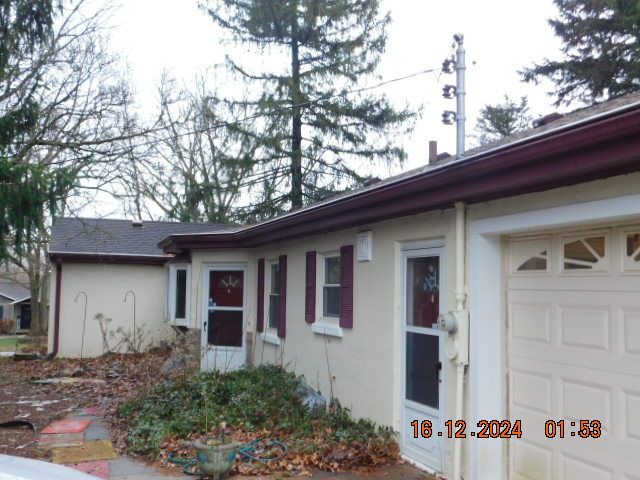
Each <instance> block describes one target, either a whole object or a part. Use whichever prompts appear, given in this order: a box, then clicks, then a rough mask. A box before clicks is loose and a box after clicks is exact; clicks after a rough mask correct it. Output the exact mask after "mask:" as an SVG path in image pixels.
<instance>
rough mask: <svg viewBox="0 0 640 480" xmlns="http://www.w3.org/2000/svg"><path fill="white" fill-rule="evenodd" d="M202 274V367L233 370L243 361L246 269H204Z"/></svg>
mask: <svg viewBox="0 0 640 480" xmlns="http://www.w3.org/2000/svg"><path fill="white" fill-rule="evenodd" d="M204 275H205V279H204V295H203V297H204V300H205V305H204V316H203V329H202V345H203V346H204V347H205V348H204V354H203V357H202V368H203V369H204V370H220V371H228V370H235V369H237V368H240V367H241V366H242V365H244V364H245V362H246V352H245V325H246V320H247V318H246V309H245V305H246V300H245V298H246V286H245V281H246V269H245V268H229V267H221V268H217V267H208V268H206V269H205V272H204Z"/></svg>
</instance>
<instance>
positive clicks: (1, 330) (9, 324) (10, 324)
mask: <svg viewBox="0 0 640 480" xmlns="http://www.w3.org/2000/svg"><path fill="white" fill-rule="evenodd" d="M15 328H16V321H15V320H11V319H10V318H3V319H2V320H0V335H10V334H12V333H14V332H15Z"/></svg>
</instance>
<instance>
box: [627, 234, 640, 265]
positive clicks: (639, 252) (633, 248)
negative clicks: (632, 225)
mask: <svg viewBox="0 0 640 480" xmlns="http://www.w3.org/2000/svg"><path fill="white" fill-rule="evenodd" d="M625 243H626V252H625V253H626V255H625V259H624V267H625V270H640V232H639V231H634V232H626V233H625Z"/></svg>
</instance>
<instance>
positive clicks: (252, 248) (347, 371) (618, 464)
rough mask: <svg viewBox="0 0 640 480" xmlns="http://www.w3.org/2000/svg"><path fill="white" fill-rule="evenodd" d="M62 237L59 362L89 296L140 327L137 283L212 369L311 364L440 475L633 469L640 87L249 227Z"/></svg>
mask: <svg viewBox="0 0 640 480" xmlns="http://www.w3.org/2000/svg"><path fill="white" fill-rule="evenodd" d="M67 222H71V220H64V219H59V220H58V222H57V225H58V226H60V225H63V224H65V223H67ZM106 225H109V224H106ZM144 225H146V223H145V224H144ZM59 228H61V227H56V228H54V233H53V238H54V241H53V242H54V243H53V247H52V248H51V250H52V254H51V257H52V262H53V269H54V275H52V277H53V278H54V279H55V282H54V285H53V286H52V288H51V292H52V301H51V304H52V305H54V306H55V308H52V309H51V311H52V315H51V319H50V331H51V332H53V333H54V335H52V338H51V340H50V349H51V350H52V351H57V352H58V353H59V354H65V355H70V354H75V355H77V353H78V347H77V345H78V344H79V338H78V332H79V331H80V330H81V323H82V318H83V317H82V308H81V306H79V305H74V303H73V298H74V296H75V295H77V292H79V291H80V290H90V293H89V295H88V297H89V300H88V302H89V305H90V306H89V310H88V311H89V312H90V313H89V316H91V315H93V314H94V312H96V311H102V312H103V313H105V314H108V315H110V316H112V317H113V318H114V319H115V318H116V317H118V318H122V319H124V321H127V322H128V321H129V319H130V318H131V313H130V312H131V310H129V308H131V307H130V306H129V305H127V306H126V307H127V308H126V309H125V308H124V305H123V302H122V299H123V297H124V292H125V291H126V290H127V289H133V290H135V291H136V294H137V296H138V297H137V298H138V301H139V302H142V300H141V299H142V298H144V306H142V305H141V303H139V314H138V315H139V317H138V318H139V319H142V318H143V316H144V315H146V316H145V317H144V318H145V319H146V321H147V322H148V324H149V326H150V327H152V326H159V325H160V324H161V323H162V321H163V320H162V312H163V309H165V308H166V315H165V319H164V322H165V324H171V325H174V326H176V327H178V326H180V327H182V328H188V329H195V330H196V331H199V332H200V335H201V339H202V347H203V348H202V350H201V351H202V367H203V368H206V369H214V368H215V369H229V368H238V367H239V366H241V365H243V364H247V363H248V364H259V363H263V362H270V363H278V364H281V365H283V366H286V368H289V369H292V370H295V371H296V372H297V373H299V374H304V375H305V377H306V379H307V380H308V382H309V383H310V384H311V385H313V386H314V387H316V388H318V389H319V390H320V391H321V392H322V393H323V394H324V395H325V396H327V397H334V398H337V399H338V400H339V401H340V402H341V403H342V405H344V406H347V407H349V408H351V409H352V411H353V413H354V415H356V416H358V417H368V418H371V419H373V420H375V421H376V422H378V423H380V424H383V425H390V426H392V427H393V428H394V429H395V430H396V431H398V432H399V442H400V446H401V451H402V453H403V455H404V456H405V457H406V458H407V459H409V460H410V461H411V462H413V463H415V464H418V465H421V466H423V467H425V468H427V469H429V470H432V471H436V472H441V473H443V474H444V475H445V476H446V477H448V478H454V479H456V480H457V479H459V478H461V476H463V477H464V478H465V479H477V480H485V479H491V480H494V479H507V478H511V479H559V478H563V479H605V478H610V479H623V478H625V479H632V478H637V472H639V471H640V458H639V457H638V455H637V453H638V452H639V451H640V95H631V96H627V97H623V98H619V99H616V100H613V101H609V102H606V103H603V104H600V105H596V106H594V107H590V108H587V109H584V110H580V111H577V112H574V113H572V114H569V115H566V116H564V117H562V118H559V119H555V120H553V121H547V122H541V124H540V125H539V126H538V127H537V128H534V129H532V130H529V131H527V132H523V133H521V134H518V135H515V136H513V137H510V138H507V139H504V140H503V141H501V142H498V143H496V144H492V145H487V146H483V147H481V148H478V149H476V150H471V151H469V152H467V153H466V155H465V157H464V158H463V159H454V158H449V159H445V160H443V161H439V162H437V163H435V164H433V165H427V166H426V167H423V168H420V169H416V170H413V171H410V172H407V173H404V174H402V175H399V176H397V177H393V178H390V179H387V180H383V181H380V182H378V183H375V184H373V185H369V186H367V187H365V188H363V189H361V190H358V191H355V192H351V193H348V194H344V195H341V196H338V197H335V198H331V199H328V200H326V201H323V202H320V203H317V204H314V205H310V206H307V207H305V208H302V209H299V210H296V211H293V212H291V213H288V214H285V215H282V216H279V217H277V218H274V219H271V220H267V221H264V222H262V223H259V224H256V225H251V226H246V227H244V228H239V227H238V228H232V229H229V230H224V229H222V228H217V227H215V226H211V227H208V228H209V230H207V228H204V229H200V230H194V231H188V230H184V231H180V229H182V228H186V227H183V226H181V225H180V224H171V225H168V226H166V230H164V232H165V233H167V234H166V237H165V238H163V239H161V240H160V241H159V249H156V250H154V249H153V248H152V247H154V246H155V244H154V245H148V250H144V252H145V254H146V256H145V255H141V253H143V252H142V251H136V252H133V250H134V248H133V246H130V245H128V244H127V242H125V241H122V242H121V241H120V240H119V234H118V235H116V232H115V230H114V231H113V233H114V241H115V242H116V243H117V246H118V247H122V248H119V249H118V252H115V251H110V249H108V248H101V247H95V248H94V246H92V247H91V248H92V250H91V251H84V250H83V252H84V253H82V255H81V256H77V255H76V253H75V252H73V251H71V250H73V249H74V248H75V247H69V248H67V249H66V250H65V249H63V248H62V245H61V244H60V242H59V240H58V238H59V235H60V230H59ZM123 228H124V227H123ZM127 228H128V229H129V230H134V227H132V226H129V225H128V226H127V227H126V228H125V230H126V231H129V230H127ZM138 228H139V227H138ZM143 228H144V227H143ZM163 228H164V227H163ZM189 228H191V227H189ZM172 229H175V230H173V231H172ZM140 232H142V233H143V234H142V236H141V237H139V238H140V239H142V238H147V236H146V235H144V230H139V231H138V233H140ZM149 232H151V230H150V231H149ZM149 238H150V237H149ZM125 244H127V245H126V247H125ZM114 248H115V247H114ZM129 249H131V251H129ZM96 252H102V253H96ZM150 257H151V258H152V259H153V265H149V262H150V261H151V260H150ZM79 262H80V263H79ZM134 276H135V279H134ZM132 283H134V284H135V285H134V286H133V287H132V286H130V285H131V284H132ZM165 305H166V307H165ZM116 310H117V311H118V312H120V313H118V314H116V313H115V312H116ZM112 312H114V313H112ZM152 318H153V320H152ZM154 322H155V323H154ZM87 328H88V327H87ZM154 328H155V327H154ZM94 332H95V329H94ZM92 335H93V333H92ZM89 344H90V347H91V348H90V349H88V350H87V352H89V353H90V354H92V355H95V354H99V353H101V350H100V348H99V346H100V341H99V340H95V339H94V340H88V339H87V338H85V345H89ZM429 422H430V423H429ZM463 422H464V423H463ZM501 436H502V437H511V438H500V437H501ZM562 437H564V438H562ZM583 437H585V438H583Z"/></svg>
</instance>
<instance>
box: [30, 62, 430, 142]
mask: <svg viewBox="0 0 640 480" xmlns="http://www.w3.org/2000/svg"><path fill="white" fill-rule="evenodd" d="M439 70H440V69H438V68H428V69H424V70H420V71H417V72H414V73H410V74H408V75H403V76H401V77H396V78H391V79H389V80H384V81H381V82H379V83H377V84H374V85H368V86H365V87H361V88H356V89H353V90H345V91H342V92H340V93H336V94H333V95H324V96H321V97H317V98H315V99H311V100H307V101H304V102H301V103H297V104H293V105H287V106H285V107H281V108H279V109H274V110H271V111H268V112H259V113H254V114H251V115H247V116H245V117H243V118H240V119H238V120H234V121H231V122H221V123H217V124H214V125H209V126H206V127H203V128H199V129H194V130H190V131H186V132H180V133H176V134H174V135H172V136H171V137H168V138H160V139H153V140H148V141H146V142H140V143H135V144H134V145H132V147H142V146H148V145H154V144H156V143H159V142H162V141H170V140H175V139H176V138H181V137H185V136H187V135H194V134H198V133H205V132H208V131H213V130H218V129H220V128H229V127H233V126H237V125H240V124H242V123H244V122H247V121H250V120H256V119H258V118H263V117H271V116H277V115H280V114H282V113H285V112H287V111H289V110H291V109H294V108H302V107H308V106H311V105H315V104H318V103H320V102H324V101H327V100H333V99H336V98H342V97H346V96H348V95H354V94H357V93H362V92H367V91H370V90H375V89H377V88H381V87H384V86H386V85H390V84H392V83H397V82H401V81H404V80H409V79H412V78H415V77H419V76H421V75H426V74H428V73H433V74H434V76H435V77H436V79H437V80H438V81H439V76H438V75H437V73H436V72H438V71H439ZM165 130H167V128H166V127H156V128H151V129H149V130H146V131H144V132H141V133H135V134H129V135H121V136H118V137H112V138H108V139H103V140H100V141H97V142H93V143H88V144H84V143H83V144H77V145H73V144H69V143H65V146H66V147H70V148H77V149H78V150H81V151H82V150H86V151H93V150H91V149H90V148H89V146H91V145H102V144H106V143H112V142H116V141H122V140H134V139H136V138H139V137H141V136H144V135H149V134H152V133H157V132H162V131H165ZM38 145H41V146H53V147H55V146H58V145H57V144H56V143H55V142H47V141H40V142H38ZM85 145H86V148H83V147H84V146H85ZM129 150H130V149H126V150H122V152H126V151H129ZM109 154H110V155H117V152H110V153H109Z"/></svg>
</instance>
